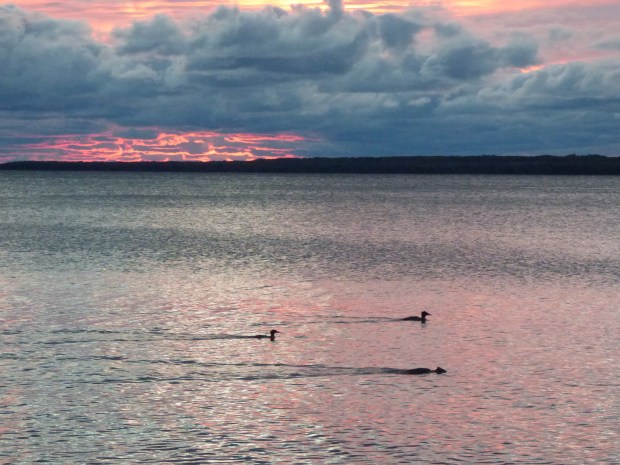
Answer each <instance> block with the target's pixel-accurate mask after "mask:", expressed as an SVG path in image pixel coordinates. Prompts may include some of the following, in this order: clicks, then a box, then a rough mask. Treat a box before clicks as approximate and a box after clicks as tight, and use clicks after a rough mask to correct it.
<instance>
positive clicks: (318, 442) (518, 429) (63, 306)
mask: <svg viewBox="0 0 620 465" xmlns="http://www.w3.org/2000/svg"><path fill="white" fill-rule="evenodd" d="M619 205H620V180H618V179H617V178H613V177H592V178H591V177H538V176H532V177H501V176H498V177H484V176H456V177H454V176H428V177H427V176H402V177H401V176H297V175H296V176H286V175H273V176H271V175H201V174H171V173H161V174H142V173H115V174H105V173H35V172H32V173H28V172H23V173H19V172H15V173H12V172H1V173H0V264H1V265H2V266H1V267H0V463H6V464H9V463H10V464H26V463H57V464H78V463H79V464H81V463H89V464H98V463H102V464H103V463H110V464H118V463H128V464H129V463H153V464H156V463H157V464H159V463H179V464H202V463H213V464H225V463H239V464H240V463H252V464H401V463H402V464H412V463H425V464H426V463H428V464H463V463H466V464H483V463H487V464H574V465H581V464H613V463H620V459H619V457H620V443H619V440H620V434H619V428H618V424H619V420H620V400H619V399H620V396H619V394H618V393H619V392H620V390H619V389H618V388H619V385H620V370H619V368H618V354H619V348H620V347H619V345H620V344H619V343H618V334H620V313H619V307H620V295H619V290H620V285H619V284H620V240H619V239H620V233H619V232H618V231H620V208H618V206H619ZM424 309H426V310H427V311H429V312H430V313H431V314H432V315H431V316H430V317H429V321H428V323H426V324H425V325H422V324H420V323H419V322H403V321H397V319H398V318H401V317H404V316H409V315H412V314H417V313H419V312H420V311H421V310H424ZM272 328H276V329H278V330H279V331H280V332H281V334H279V335H278V337H277V339H276V341H274V342H271V341H269V340H268V339H267V340H259V339H254V338H248V337H245V336H251V335H254V334H259V333H260V334H266V333H267V332H268V331H269V330H270V329H272ZM438 365H439V366H442V367H444V368H446V369H447V370H448V372H447V373H446V374H443V375H436V374H427V375H421V376H412V375H407V374H405V372H404V371H403V370H405V369H408V368H414V367H430V368H435V367H436V366H438Z"/></svg>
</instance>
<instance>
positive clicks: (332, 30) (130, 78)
mask: <svg viewBox="0 0 620 465" xmlns="http://www.w3.org/2000/svg"><path fill="white" fill-rule="evenodd" d="M330 6H331V9H330V10H329V11H328V12H321V11H319V10H318V9H309V8H304V7H296V8H294V9H293V10H292V11H285V10H283V9H280V8H275V7H267V8H265V9H263V10H261V11H242V10H239V9H238V8H228V7H220V8H218V9H217V10H216V11H215V12H213V13H212V14H210V15H208V16H205V17H200V18H194V19H193V20H192V21H191V22H186V23H180V22H177V21H175V20H173V19H171V18H169V17H167V16H156V17H154V18H152V19H151V20H150V21H146V22H136V23H134V24H133V25H132V26H131V27H128V28H124V29H116V30H115V31H114V32H113V34H112V37H111V41H109V42H101V41H97V40H95V39H94V38H93V36H92V35H91V32H90V31H89V29H88V28H87V27H86V26H85V25H84V24H82V23H79V22H70V21H64V20H56V19H51V18H49V17H45V16H42V15H37V14H33V13H30V12H27V11H24V10H21V9H19V8H17V7H10V6H8V7H7V6H5V7H0V62H1V63H2V64H3V67H2V70H1V71H0V111H2V112H3V113H2V114H3V115H9V116H8V118H10V117H11V116H10V115H11V114H12V115H15V117H16V118H17V115H18V113H19V118H22V119H23V118H24V117H26V115H27V117H28V118H30V119H33V120H36V119H37V118H39V119H40V120H41V121H43V118H44V117H45V118H53V117H56V118H57V119H58V120H59V121H60V120H62V121H64V123H65V124H66V132H67V133H71V132H81V131H87V130H92V124H89V125H87V126H85V127H84V126H82V125H83V121H84V120H90V121H94V122H99V123H100V124H101V125H102V126H104V125H106V124H113V125H118V126H120V127H128V128H132V127H135V128H144V127H147V128H153V127H160V128H165V129H167V130H174V129H175V128H183V129H184V130H187V131H191V130H192V129H197V128H199V129H203V130H219V131H230V132H253V133H260V132H268V133H280V132H292V133H298V134H306V135H311V136H313V138H314V140H321V142H320V144H319V143H318V142H317V143H316V144H315V146H314V148H311V147H304V148H300V151H301V152H302V154H305V155H308V154H315V155H321V154H335V155H336V154H347V155H368V154H370V155H382V154H415V153H482V152H490V151H511V152H519V151H527V150H530V149H531V148H532V147H533V146H532V144H531V143H530V142H529V141H526V139H527V138H528V137H529V140H530V141H532V140H534V141H536V142H537V143H539V144H540V145H539V149H538V150H540V151H544V150H554V149H556V148H557V149H558V150H562V147H563V146H562V140H566V138H565V136H564V135H563V134H564V133H565V132H566V131H567V130H570V131H572V130H573V129H575V128H577V129H579V130H578V131H576V132H575V133H574V134H582V133H583V128H586V127H587V128H588V129H589V130H591V131H593V132H595V133H596V131H597V127H595V124H598V125H600V127H601V128H602V129H601V130H602V131H606V130H607V129H608V127H609V121H617V119H616V118H617V117H615V116H614V115H616V114H620V108H619V107H618V102H617V99H616V98H615V96H614V95H620V88H619V85H618V80H619V79H620V77H619V75H620V71H619V70H620V66H618V63H617V62H614V61H609V62H606V63H603V64H599V63H593V64H574V63H568V64H566V65H559V66H555V67H552V68H548V69H542V70H540V71H537V72H532V73H528V74H521V73H520V72H519V70H518V68H527V67H529V66H533V65H537V64H539V63H540V57H539V54H538V42H537V40H536V39H535V38H534V37H531V36H526V35H524V34H510V35H507V36H506V37H505V38H504V39H503V40H502V41H501V42H491V41H489V40H488V39H485V38H484V37H481V36H478V35H476V34H475V33H474V32H472V31H468V30H467V29H466V28H465V27H464V26H462V25H460V24H457V23H454V22H449V21H444V20H441V19H440V18H437V17H434V16H433V15H432V14H427V13H425V12H423V11H422V12H421V11H414V12H406V13H402V14H398V15H396V14H384V15H372V14H369V13H364V12H353V13H349V12H347V11H345V10H344V9H343V5H342V2H341V1H340V0H333V1H331V2H330ZM554 40H557V41H561V40H562V39H561V37H560V36H559V35H558V36H557V37H556V38H555V39H554ZM607 47H609V45H608V46H607ZM613 92H617V93H616V94H613ZM601 106H602V107H604V108H605V111H606V112H607V113H608V118H607V119H608V122H605V121H603V118H601V117H599V116H600V115H601V110H600V108H601ZM554 109H555V113H554ZM564 109H570V110H571V111H572V110H579V111H580V112H581V113H580V114H576V113H571V114H568V113H564ZM550 115H554V116H553V119H552V120H550ZM591 115H596V116H597V117H593V118H590V116H591ZM584 120H587V123H585V124H584ZM541 122H542V123H543V124H541ZM93 124H97V123H93ZM42 125H43V123H42ZM9 127H12V126H11V125H9V124H5V126H4V129H0V131H2V133H0V135H2V134H5V135H6V134H7V133H8V131H9V130H8V129H7V128H9ZM541 128H544V130H545V131H546V132H545V134H544V135H543V134H542V133H541V134H538V132H540V131H542V129H541ZM31 130H32V132H33V133H35V132H36V131H37V130H38V129H37V127H36V125H35V126H34V127H33V128H31ZM149 131H150V129H149ZM130 133H131V131H130V132H128V134H130ZM595 139H596V138H592V140H595ZM602 139H604V138H602ZM602 139H601V140H602ZM584 140H585V137H584V138H579V137H577V136H575V137H574V141H571V144H573V143H574V144H576V145H575V146H577V144H579V143H582V144H583V143H584ZM1 143H2V142H0V144H1ZM610 143H611V144H617V143H618V141H616V140H605V144H607V145H609V144H610ZM570 148H571V149H572V148H573V146H572V145H570ZM0 150H1V149H0ZM303 150H306V151H303Z"/></svg>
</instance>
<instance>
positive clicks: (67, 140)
mask: <svg viewBox="0 0 620 465" xmlns="http://www.w3.org/2000/svg"><path fill="white" fill-rule="evenodd" d="M149 131H153V129H150V130H149ZM155 132H156V135H155V136H154V137H142V138H141V137H123V136H120V135H118V134H116V133H115V131H106V132H101V133H96V134H80V135H78V134H65V135H57V136H50V137H46V138H40V137H38V138H37V140H36V141H33V142H31V143H25V144H20V145H19V147H18V148H17V147H15V148H11V147H10V146H9V147H5V149H4V150H3V151H2V153H0V162H8V161H13V160H20V159H29V160H58V161H127V162H130V161H131V162H135V161H215V160H226V161H232V160H255V159H257V158H281V157H288V158H293V157H296V155H295V154H294V153H293V151H292V149H291V148H290V147H291V146H292V145H293V144H296V145H297V146H298V144H299V143H301V142H303V141H304V140H306V139H305V138H303V137H301V136H297V135H294V134H276V135H265V134H222V133H218V132H213V131H202V132H164V131H162V132H157V131H155Z"/></svg>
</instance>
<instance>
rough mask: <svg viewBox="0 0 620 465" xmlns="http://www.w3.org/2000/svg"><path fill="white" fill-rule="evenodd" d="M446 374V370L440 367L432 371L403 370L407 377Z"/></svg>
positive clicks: (419, 369) (418, 369) (426, 369)
mask: <svg viewBox="0 0 620 465" xmlns="http://www.w3.org/2000/svg"><path fill="white" fill-rule="evenodd" d="M446 372H447V370H444V369H443V368H441V367H437V368H435V369H434V370H431V369H430V368H412V369H410V370H405V373H406V374H408V375H425V374H427V373H437V374H438V375H440V374H442V373H446Z"/></svg>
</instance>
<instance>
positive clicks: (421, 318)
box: [402, 311, 430, 323]
mask: <svg viewBox="0 0 620 465" xmlns="http://www.w3.org/2000/svg"><path fill="white" fill-rule="evenodd" d="M427 316H430V313H428V312H427V311H424V312H422V313H421V314H420V316H408V317H405V318H402V321H420V322H422V323H426V317H427Z"/></svg>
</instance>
